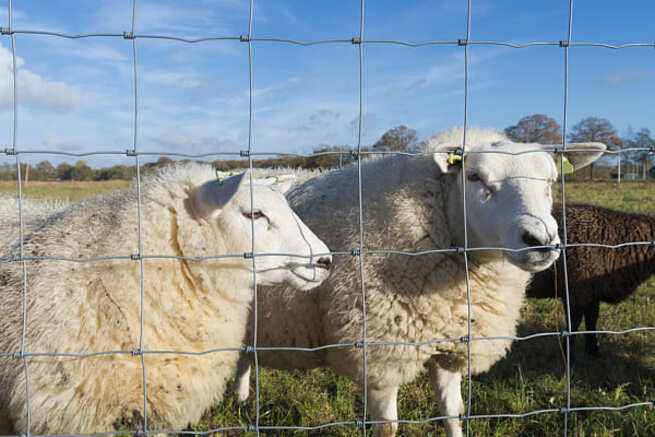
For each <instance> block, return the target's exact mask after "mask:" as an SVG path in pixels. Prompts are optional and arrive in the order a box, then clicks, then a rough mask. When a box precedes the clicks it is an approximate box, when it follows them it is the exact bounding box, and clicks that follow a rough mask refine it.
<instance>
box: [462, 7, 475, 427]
mask: <svg viewBox="0 0 655 437" xmlns="http://www.w3.org/2000/svg"><path fill="white" fill-rule="evenodd" d="M470 39H471V0H467V2H466V39H465V40H464V132H463V134H462V222H463V223H464V253H463V256H464V273H465V275H466V276H465V280H466V314H467V317H466V319H467V320H466V373H467V378H466V380H467V383H466V389H467V397H466V436H467V437H469V436H470V435H471V419H470V417H471V397H472V396H473V372H472V369H471V330H472V326H471V325H472V323H471V319H472V317H471V282H470V278H469V260H468V253H467V250H468V248H469V243H468V229H467V227H468V226H467V223H468V222H467V215H466V214H467V211H466V163H465V158H466V130H467V128H468V119H469V114H468V103H469V44H468V42H469V40H470Z"/></svg>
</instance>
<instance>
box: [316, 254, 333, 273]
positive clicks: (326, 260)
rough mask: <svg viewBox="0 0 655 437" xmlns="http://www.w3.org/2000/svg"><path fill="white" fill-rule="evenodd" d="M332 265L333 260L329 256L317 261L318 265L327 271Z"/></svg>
mask: <svg viewBox="0 0 655 437" xmlns="http://www.w3.org/2000/svg"><path fill="white" fill-rule="evenodd" d="M330 264H332V260H331V259H330V257H327V256H324V257H321V258H319V259H318V260H317V261H316V265H317V266H318V267H320V268H322V269H325V270H329V269H330Z"/></svg>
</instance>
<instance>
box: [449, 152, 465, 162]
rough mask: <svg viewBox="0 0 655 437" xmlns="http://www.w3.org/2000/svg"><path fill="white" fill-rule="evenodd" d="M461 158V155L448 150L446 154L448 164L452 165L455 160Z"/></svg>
mask: <svg viewBox="0 0 655 437" xmlns="http://www.w3.org/2000/svg"><path fill="white" fill-rule="evenodd" d="M461 160H462V156H461V155H456V154H455V153H453V152H450V153H449V154H448V164H450V165H453V164H454V163H455V161H461Z"/></svg>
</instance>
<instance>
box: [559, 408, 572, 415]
mask: <svg viewBox="0 0 655 437" xmlns="http://www.w3.org/2000/svg"><path fill="white" fill-rule="evenodd" d="M558 412H559V413H560V414H567V413H568V412H569V409H568V408H566V407H559V408H558Z"/></svg>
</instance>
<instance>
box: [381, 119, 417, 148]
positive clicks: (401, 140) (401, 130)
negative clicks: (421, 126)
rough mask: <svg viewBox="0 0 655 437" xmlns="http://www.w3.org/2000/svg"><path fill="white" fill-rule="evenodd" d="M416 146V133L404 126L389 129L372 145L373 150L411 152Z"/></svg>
mask: <svg viewBox="0 0 655 437" xmlns="http://www.w3.org/2000/svg"><path fill="white" fill-rule="evenodd" d="M417 145H418V140H417V138H416V131H415V130H414V129H411V128H408V127H407V126H405V125H404V124H401V125H400V126H397V127H394V128H393V129H389V130H388V131H386V132H385V133H384V135H382V137H381V138H380V139H379V140H378V141H377V142H376V143H375V144H373V150H375V149H378V150H379V149H382V148H386V149H387V150H413V149H415V148H416V146H417Z"/></svg>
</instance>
